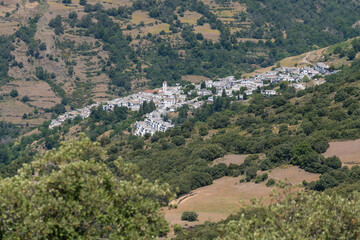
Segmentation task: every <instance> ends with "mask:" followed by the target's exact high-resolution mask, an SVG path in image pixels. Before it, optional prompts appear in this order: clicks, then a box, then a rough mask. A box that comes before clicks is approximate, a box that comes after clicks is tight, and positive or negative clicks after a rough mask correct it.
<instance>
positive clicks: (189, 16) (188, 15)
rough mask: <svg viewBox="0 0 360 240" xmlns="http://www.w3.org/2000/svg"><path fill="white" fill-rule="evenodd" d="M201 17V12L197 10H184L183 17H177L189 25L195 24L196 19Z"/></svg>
mask: <svg viewBox="0 0 360 240" xmlns="http://www.w3.org/2000/svg"><path fill="white" fill-rule="evenodd" d="M201 17H202V14H200V13H197V12H190V11H185V12H184V17H179V19H180V21H181V22H183V23H187V24H189V25H196V23H197V20H198V19H199V18H201Z"/></svg>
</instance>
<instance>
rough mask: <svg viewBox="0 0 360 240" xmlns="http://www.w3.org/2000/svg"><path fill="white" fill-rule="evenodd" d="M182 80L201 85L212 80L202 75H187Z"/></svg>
mask: <svg viewBox="0 0 360 240" xmlns="http://www.w3.org/2000/svg"><path fill="white" fill-rule="evenodd" d="M182 80H185V81H189V82H192V83H201V82H204V81H209V80H211V79H210V78H207V77H204V76H200V75H185V76H182Z"/></svg>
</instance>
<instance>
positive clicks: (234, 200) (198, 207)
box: [163, 166, 319, 226]
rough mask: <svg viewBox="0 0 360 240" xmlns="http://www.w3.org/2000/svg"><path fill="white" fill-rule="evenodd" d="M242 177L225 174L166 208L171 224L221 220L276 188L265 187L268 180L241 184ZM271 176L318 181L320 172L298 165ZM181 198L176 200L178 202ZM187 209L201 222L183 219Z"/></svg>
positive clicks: (165, 211) (167, 218)
mask: <svg viewBox="0 0 360 240" xmlns="http://www.w3.org/2000/svg"><path fill="white" fill-rule="evenodd" d="M242 178H243V176H239V177H236V178H232V177H223V178H221V179H218V180H215V181H214V183H213V184H212V185H209V186H205V187H202V188H198V189H196V190H194V191H192V194H193V195H192V196H189V197H188V198H185V199H184V200H182V201H181V202H180V203H179V204H178V207H177V208H176V209H164V210H163V211H164V215H165V218H166V220H167V221H168V222H170V224H171V225H174V224H181V225H183V226H193V225H197V224H201V223H204V222H205V221H219V220H221V219H225V218H226V217H227V216H229V215H230V214H232V213H235V212H236V211H237V210H239V209H240V208H241V206H242V205H243V204H249V203H250V200H251V199H252V198H267V197H269V194H270V192H271V190H273V189H274V188H273V187H266V186H265V183H264V182H263V183H259V184H255V183H253V182H245V183H240V182H239V180H240V179H242ZM269 178H273V179H275V180H276V181H277V182H278V181H280V180H281V181H286V182H288V183H291V184H292V185H297V184H301V183H302V181H303V180H306V181H308V182H310V181H315V180H318V178H319V174H313V173H308V172H305V171H304V170H302V169H299V168H298V167H296V166H285V167H283V168H276V169H274V170H272V171H271V172H269ZM178 201H179V199H177V200H175V201H174V202H173V203H178ZM184 211H195V212H197V213H198V214H199V218H198V219H199V221H196V222H192V223H189V222H186V221H181V214H182V213H183V212H184Z"/></svg>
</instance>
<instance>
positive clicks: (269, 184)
mask: <svg viewBox="0 0 360 240" xmlns="http://www.w3.org/2000/svg"><path fill="white" fill-rule="evenodd" d="M274 185H275V180H274V179H272V178H270V179H269V180H268V181H267V183H266V186H267V187H272V186H274Z"/></svg>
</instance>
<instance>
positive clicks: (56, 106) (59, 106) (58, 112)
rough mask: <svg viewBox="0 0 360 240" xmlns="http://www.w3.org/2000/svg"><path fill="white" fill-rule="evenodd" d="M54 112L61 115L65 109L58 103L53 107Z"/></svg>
mask: <svg viewBox="0 0 360 240" xmlns="http://www.w3.org/2000/svg"><path fill="white" fill-rule="evenodd" d="M54 111H55V113H56V114H63V113H65V112H66V108H65V106H64V105H63V104H61V103H59V104H56V105H55V108H54Z"/></svg>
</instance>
